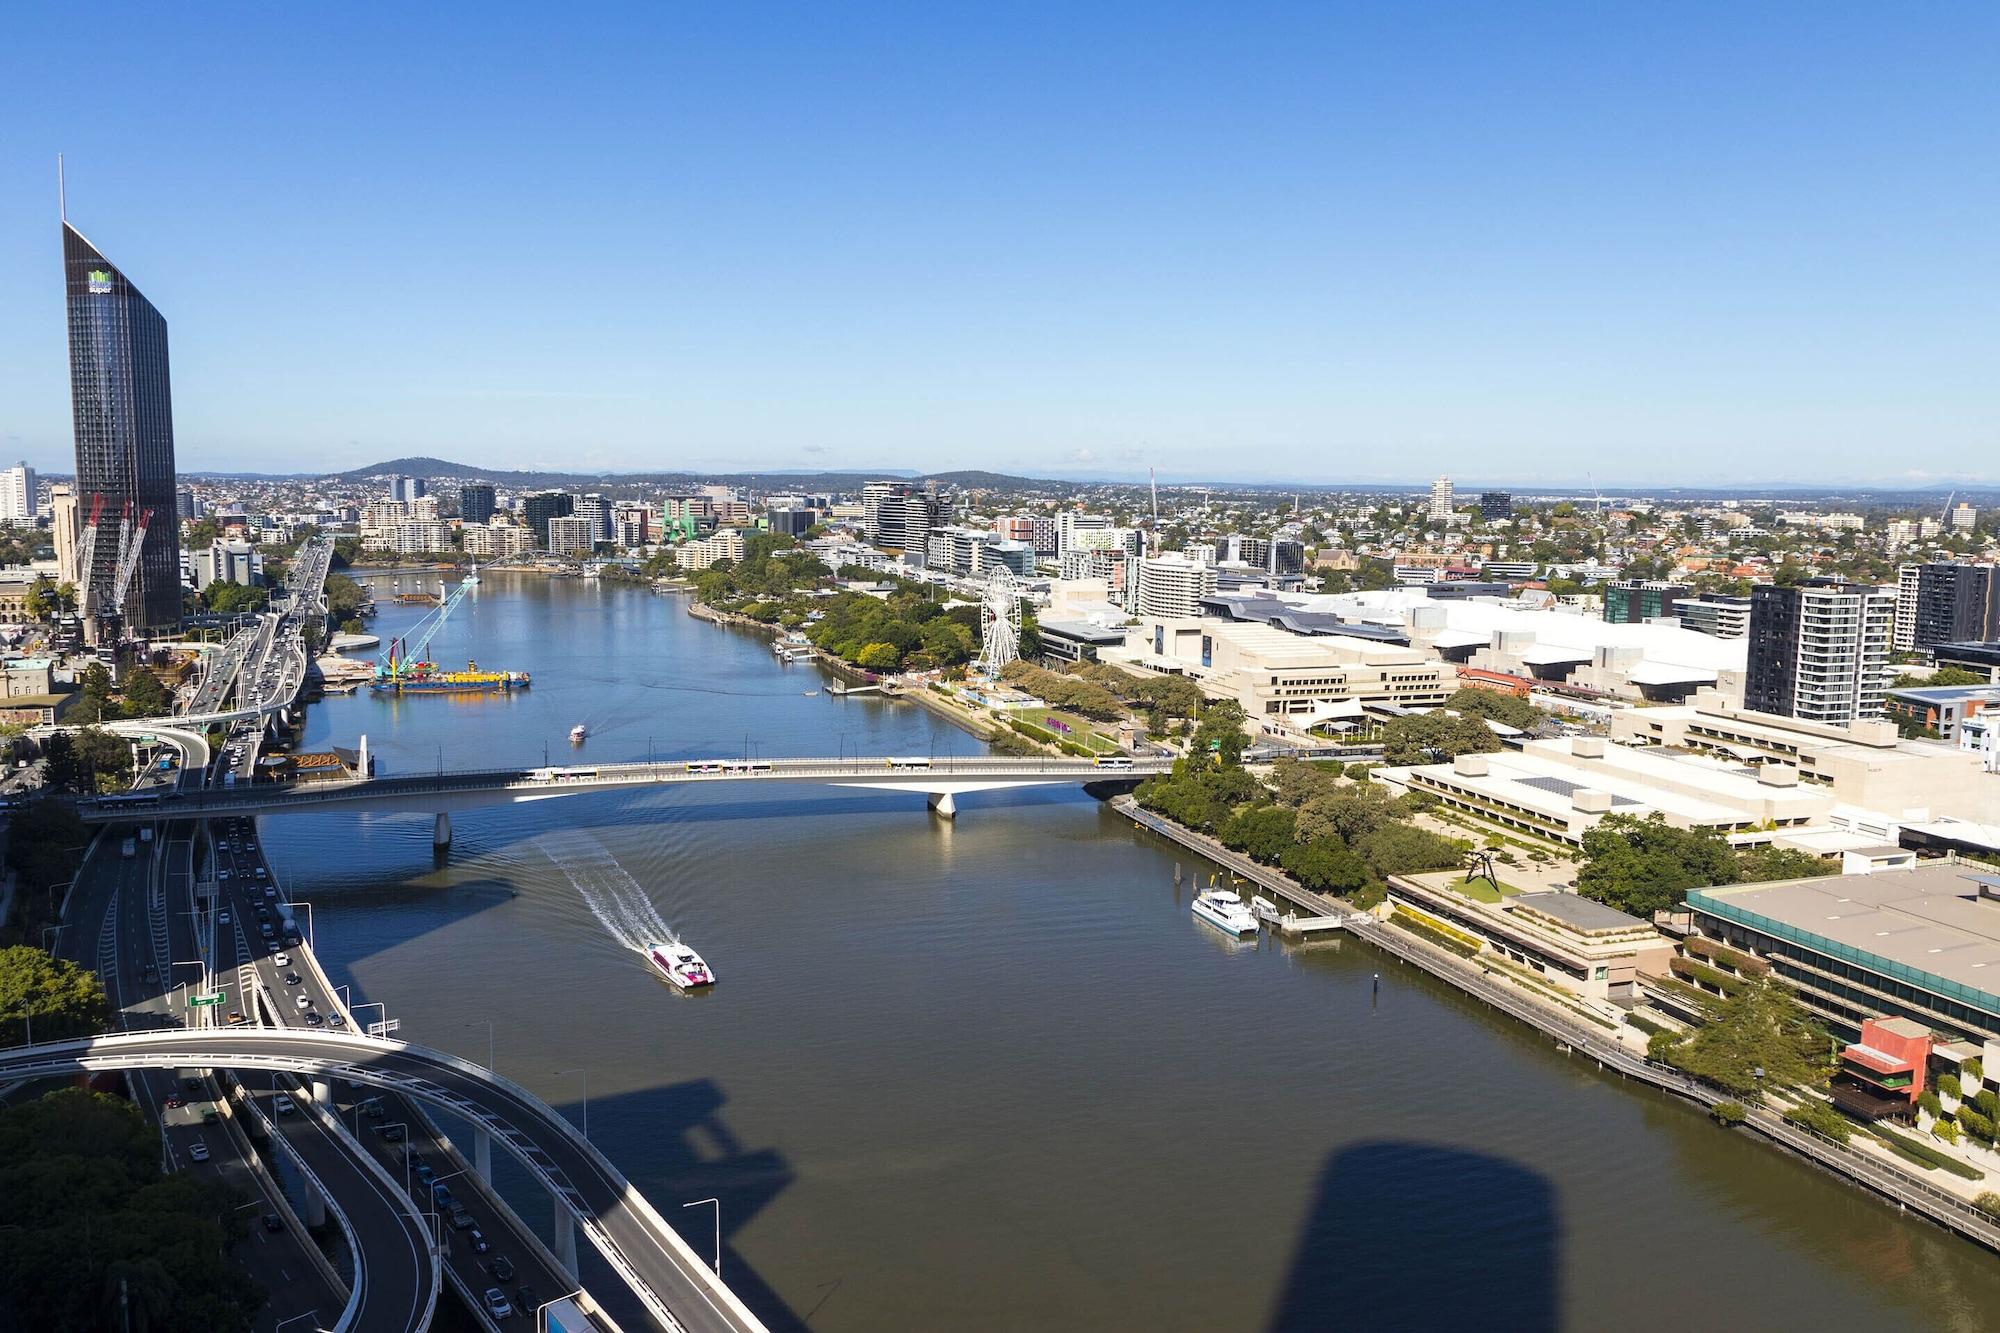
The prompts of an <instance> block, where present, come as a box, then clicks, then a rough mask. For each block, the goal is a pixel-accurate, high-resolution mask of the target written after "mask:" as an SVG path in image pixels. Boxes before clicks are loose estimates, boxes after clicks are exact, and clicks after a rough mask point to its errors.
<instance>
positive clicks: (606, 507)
mask: <svg viewBox="0 0 2000 1333" xmlns="http://www.w3.org/2000/svg"><path fill="white" fill-rule="evenodd" d="M570 501H571V508H570V512H571V513H572V514H575V515H576V516H577V517H578V518H586V519H589V520H590V540H591V541H593V542H608V541H610V540H611V502H610V501H609V500H607V499H605V498H604V497H603V496H601V495H598V494H597V493H596V492H594V491H593V492H592V493H591V494H589V495H573V496H571V497H570Z"/></svg>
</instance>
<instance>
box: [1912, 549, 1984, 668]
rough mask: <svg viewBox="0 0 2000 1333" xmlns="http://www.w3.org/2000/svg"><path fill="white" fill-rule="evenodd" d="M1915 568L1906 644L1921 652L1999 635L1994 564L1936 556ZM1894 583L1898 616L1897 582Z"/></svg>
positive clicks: (1981, 640)
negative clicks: (1908, 636) (1952, 559)
mask: <svg viewBox="0 0 2000 1333" xmlns="http://www.w3.org/2000/svg"><path fill="white" fill-rule="evenodd" d="M1904 568H1905V569H1908V568H1911V567H1910V566H1907V565H1906V566H1904ZM1915 569H1916V571H1917V591H1916V597H1915V599H1914V604H1913V607H1912V612H1911V615H1910V622H1911V623H1910V646H1911V647H1912V648H1914V649H1916V650H1917V651H1918V652H1922V651H1924V650H1926V649H1928V648H1933V647H1935V646H1937V645H1938V644H1940V643H1967V642H1983V641H1985V640H1987V639H1996V638H2000V568H1996V567H1995V566H1993V565H1975V564H1970V563H1968V562H1965V561H1944V560H1940V561H1934V562H1932V563H1930V564H1927V565H1917V566H1915ZM1897 586H1898V597H1897V611H1898V613H1899V615H1900V612H1901V611H1902V598H1901V587H1902V585H1901V582H1900V581H1899V582H1898V585H1897Z"/></svg>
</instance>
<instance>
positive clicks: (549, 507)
mask: <svg viewBox="0 0 2000 1333" xmlns="http://www.w3.org/2000/svg"><path fill="white" fill-rule="evenodd" d="M574 512H575V501H573V500H572V499H570V497H569V496H567V495H565V494H563V493H562V492H561V491H542V492H540V493H539V494H536V495H531V496H529V497H528V498H527V499H526V500H523V501H522V502H521V521H522V522H523V523H525V524H526V525H527V528H528V530H529V531H530V532H532V533H534V534H535V545H536V546H538V547H540V548H541V549H543V550H545V551H546V550H550V549H552V548H551V547H550V546H549V521H550V520H551V519H557V518H568V517H569V516H570V515H571V514H572V513H574Z"/></svg>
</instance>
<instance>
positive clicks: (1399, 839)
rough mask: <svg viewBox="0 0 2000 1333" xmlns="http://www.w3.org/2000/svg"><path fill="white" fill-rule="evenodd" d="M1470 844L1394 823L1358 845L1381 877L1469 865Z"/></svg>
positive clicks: (1363, 839) (1359, 849) (1411, 826)
mask: <svg viewBox="0 0 2000 1333" xmlns="http://www.w3.org/2000/svg"><path fill="white" fill-rule="evenodd" d="M1469 846H1470V844H1469V843H1467V842H1465V841H1463V840H1461V839H1458V838H1447V837H1445V836H1444V835H1443V834H1441V833H1433V832H1431V831H1430V830H1429V829H1422V828H1418V827H1417V826H1416V825H1415V824H1403V823H1390V824H1384V825H1382V826H1381V827H1379V828H1377V829H1376V830H1374V831H1373V832H1372V833H1369V834H1368V835H1367V836H1365V837H1363V838H1362V839H1361V841H1360V842H1359V843H1357V844H1356V845H1355V850H1356V851H1357V852H1359V853H1360V854H1361V856H1362V858H1363V859H1364V860H1366V861H1367V862H1368V864H1369V866H1370V867H1371V868H1373V870H1374V871H1375V873H1376V874H1377V875H1414V874H1418V873H1420V872H1422V871H1426V870H1452V869H1455V868H1457V867H1459V866H1462V865H1464V864H1465V853H1466V849H1467V848H1468V847H1469Z"/></svg>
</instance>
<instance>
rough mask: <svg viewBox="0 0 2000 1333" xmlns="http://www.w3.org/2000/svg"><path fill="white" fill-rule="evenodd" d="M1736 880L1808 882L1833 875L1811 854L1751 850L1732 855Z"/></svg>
mask: <svg viewBox="0 0 2000 1333" xmlns="http://www.w3.org/2000/svg"><path fill="white" fill-rule="evenodd" d="M1736 869H1737V873H1736V878H1737V879H1738V880H1740V881H1742V882H1744V883H1759V882H1762V881H1765V880H1773V879H1810V878H1812V877H1813V876H1815V875H1826V874H1831V873H1833V872H1832V871H1830V870H1829V869H1828V868H1827V864H1826V862H1824V861H1822V860H1820V858H1818V857H1817V856H1814V855H1813V854H1812V853H1811V852H1801V851H1797V850H1795V849H1792V848H1787V847H1753V848H1749V849H1747V850H1744V851H1741V852H1738V853H1737V854H1736Z"/></svg>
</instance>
